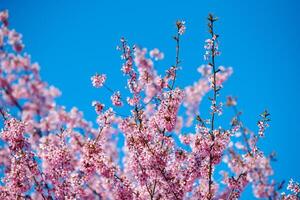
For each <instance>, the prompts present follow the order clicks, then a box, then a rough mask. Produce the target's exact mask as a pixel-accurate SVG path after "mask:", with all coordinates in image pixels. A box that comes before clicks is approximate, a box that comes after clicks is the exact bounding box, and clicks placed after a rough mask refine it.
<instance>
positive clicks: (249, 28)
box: [0, 0, 300, 181]
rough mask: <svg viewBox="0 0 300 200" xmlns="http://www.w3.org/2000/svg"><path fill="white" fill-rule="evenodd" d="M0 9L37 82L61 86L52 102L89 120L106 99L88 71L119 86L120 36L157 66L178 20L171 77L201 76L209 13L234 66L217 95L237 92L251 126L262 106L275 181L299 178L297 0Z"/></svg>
mask: <svg viewBox="0 0 300 200" xmlns="http://www.w3.org/2000/svg"><path fill="white" fill-rule="evenodd" d="M0 8H1V9H4V8H7V9H9V11H10V26H11V27H14V28H15V29H16V30H17V31H18V32H21V33H22V34H23V37H24V38H23V41H24V43H25V45H26V49H25V50H26V51H27V52H28V53H29V54H31V55H32V59H33V60H34V61H37V62H38V63H39V64H40V65H41V68H42V76H43V78H44V79H45V80H47V81H48V82H49V83H51V84H53V85H55V86H57V87H58V88H59V89H60V90H61V91H62V92H63V95H62V97H60V98H59V102H60V103H61V104H64V105H66V106H67V107H68V108H71V107H72V106H77V107H78V108H80V109H81V110H83V111H84V112H85V115H86V117H87V118H88V119H89V120H94V117H95V114H94V112H93V109H92V108H91V101H92V100H94V99H99V100H101V101H104V102H105V101H106V102H108V100H109V98H107V97H105V95H108V93H107V92H106V91H105V90H95V89H93V88H92V87H91V84H90V76H91V75H93V74H94V73H95V72H100V73H106V74H107V75H108V85H110V86H111V87H112V88H114V89H120V90H123V85H124V83H125V79H124V78H123V76H122V74H121V72H120V63H121V62H120V59H119V58H120V57H119V52H117V51H116V45H117V44H118V42H119V38H120V37H121V36H125V37H126V38H127V39H128V40H129V42H130V43H131V44H134V43H136V44H139V45H142V46H145V47H147V48H148V49H151V48H154V47H158V48H159V49H160V50H162V51H163V52H164V53H165V57H166V59H165V60H164V61H162V62H159V63H158V65H157V67H158V68H159V69H160V70H161V71H163V70H164V69H166V68H167V67H169V66H170V65H171V64H173V61H174V51H175V50H174V41H173V40H172V38H171V37H172V35H173V34H174V23H175V21H176V20H177V19H183V20H185V21H186V25H187V32H186V34H185V35H184V37H183V39H182V67H183V70H182V71H180V73H179V80H178V81H177V83H178V85H181V86H184V85H187V84H189V83H192V80H196V79H197V78H199V75H198V74H197V73H196V68H197V67H198V66H199V65H200V64H202V63H204V61H203V53H204V51H203V44H204V40H205V38H206V37H207V36H208V34H207V31H206V30H207V28H206V24H207V22H206V16H207V14H208V13H210V12H212V13H214V14H216V15H217V16H218V17H219V18H220V20H219V22H218V24H217V27H216V28H217V32H218V33H219V34H220V35H221V37H220V41H221V43H220V48H221V52H222V55H221V57H220V58H218V60H217V63H218V64H219V65H224V66H232V67H233V69H234V74H233V76H232V77H231V78H230V80H229V81H228V82H226V84H225V88H224V90H222V94H223V96H227V95H234V96H238V99H239V107H240V108H241V109H242V110H243V112H244V115H243V117H242V118H243V120H244V121H245V122H246V125H247V126H248V127H250V128H253V129H254V130H256V122H257V119H258V115H259V113H261V111H263V110H264V109H265V108H268V109H269V111H270V113H271V118H272V122H271V127H270V128H269V129H268V131H267V133H266V138H265V139H264V141H263V142H262V143H261V144H262V145H263V149H265V150H266V152H271V151H273V150H276V152H277V154H278V162H276V163H274V164H273V166H274V169H275V177H276V178H278V179H289V178H291V177H294V179H296V180H298V181H299V180H300V172H299V169H300V156H299V146H298V145H299V140H300V131H299V128H298V123H299V121H298V120H299V119H300V118H299V112H300V107H299V105H298V104H299V101H300V95H299V89H300V84H299V83H298V80H299V78H298V76H299V72H300V68H299V66H298V57H299V55H298V53H299V52H300V51H299V50H300V40H299V38H298V37H299V35H300V28H299V19H300V14H299V9H300V2H299V1H296V0H295V1H293V0H290V1H285V0H281V1H279V0H261V1H250V0H248V1H246V0H244V1H241V0H218V1H217V0H202V1H199V0H194V1H175V0H174V1H161V0H160V1H159V0H153V1H149V2H147V1H137V0H135V1H119V0H115V1H96V0H95V1H93V0H90V1H79V0H78V1H58V0H52V1H38V0H36V1H33V0H28V1H17V0H0ZM204 105H205V104H204Z"/></svg>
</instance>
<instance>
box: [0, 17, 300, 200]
mask: <svg viewBox="0 0 300 200" xmlns="http://www.w3.org/2000/svg"><path fill="white" fill-rule="evenodd" d="M0 21H1V28H0V88H1V90H0V91H1V98H0V106H1V108H0V113H1V116H2V117H1V123H2V125H3V128H2V130H1V133H0V138H1V142H0V146H1V148H0V157H1V159H0V164H1V169H3V170H2V174H1V175H2V179H1V184H0V199H3V200H6V199H8V200H10V199H43V200H48V199H108V200H109V199H124V200H131V199H136V200H144V199H151V200H158V199H172V200H173V199H174V200H177V199H191V200H193V199H206V200H212V199H223V200H229V199H239V198H240V196H241V194H242V193H243V191H244V190H245V188H246V187H247V186H248V185H250V186H251V187H252V190H253V195H254V197H255V198H264V199H271V200H276V199H283V200H296V199H299V198H300V185H299V183H297V182H295V181H293V180H291V181H290V182H289V184H288V186H287V189H283V188H284V187H285V183H284V181H279V182H278V181H276V180H273V178H272V174H273V170H272V167H271V162H272V161H273V160H274V159H275V157H274V154H271V155H265V154H264V152H262V151H261V150H260V148H259V146H258V144H257V143H258V141H259V140H261V139H262V138H263V137H264V136H265V131H266V129H267V127H268V126H269V125H268V124H269V121H270V114H269V112H268V111H264V112H263V113H262V114H261V115H260V118H259V119H258V122H257V126H258V128H257V129H258V130H257V131H256V132H255V131H251V130H249V129H248V128H247V127H246V125H245V124H244V122H242V119H241V118H242V117H241V115H242V113H241V112H240V111H239V110H238V107H237V99H236V98H234V97H231V96H228V97H227V101H226V102H222V101H221V99H220V98H219V97H220V95H221V92H222V87H223V84H224V82H225V81H226V80H227V79H228V78H229V77H230V76H231V74H232V69H231V68H230V67H227V68H226V67H223V66H219V65H218V61H217V58H218V56H220V51H219V46H218V44H219V35H218V34H217V33H216V30H215V26H214V24H215V23H216V21H217V18H216V17H214V16H213V15H209V16H208V28H209V38H208V39H207V40H206V41H205V45H204V48H205V55H204V59H205V62H206V64H203V65H201V66H200V67H199V68H198V72H199V73H200V74H201V78H200V79H199V80H197V81H196V82H194V83H193V84H192V85H190V86H186V87H184V88H182V87H180V86H179V85H177V84H176V79H177V73H178V70H181V60H180V44H181V42H182V38H184V34H185V31H186V25H185V22H184V21H180V20H179V21H177V22H176V26H175V27H176V32H175V36H174V37H173V39H174V43H175V46H176V47H175V48H176V51H175V53H176V54H175V63H173V65H171V67H170V68H168V69H167V70H166V71H165V73H164V74H159V73H158V72H157V71H156V69H155V68H154V64H155V62H159V60H161V59H163V58H164V54H163V53H162V52H160V50H159V49H157V48H155V49H153V50H151V51H149V53H148V51H147V49H146V48H142V47H139V46H136V45H134V46H131V45H130V44H129V43H128V41H127V40H126V39H125V38H121V40H120V45H119V46H118V50H119V51H120V54H121V58H122V60H123V65H122V66H121V71H122V73H123V74H124V76H125V77H126V79H127V89H128V92H127V93H124V94H121V92H120V91H115V90H113V89H111V88H110V87H109V86H108V85H106V83H105V82H106V79H107V78H109V77H107V76H106V75H105V74H101V73H96V74H95V75H94V76H92V78H91V85H92V86H94V87H95V89H98V90H100V89H104V90H108V91H109V92H110V93H111V97H110V99H111V106H106V105H104V104H103V103H101V101H103V100H101V99H99V100H95V101H93V102H92V106H93V107H94V109H95V112H96V114H97V119H96V122H97V125H95V124H92V123H91V122H88V121H87V120H85V119H84V116H83V113H82V112H81V111H79V110H78V109H77V108H76V107H74V108H72V109H71V110H66V108H65V107H64V106H61V105H58V104H57V103H56V97H58V96H59V95H60V91H59V90H58V89H57V88H55V87H54V86H52V85H49V84H48V83H47V82H44V81H43V80H42V79H41V76H40V67H39V65H38V64H36V63H33V62H32V61H31V58H30V56H29V55H28V54H26V53H24V52H23V49H24V45H23V43H22V35H21V34H19V33H17V32H16V31H15V30H13V29H10V27H9V22H8V11H2V12H1V13H0ZM207 97H208V99H209V101H210V108H208V109H207V110H206V111H205V110H201V113H203V112H208V113H209V115H208V116H209V118H204V117H203V115H201V114H200V112H199V105H200V103H201V102H202V100H203V99H204V98H207ZM108 99H109V98H108ZM118 107H124V108H126V109H127V111H128V112H127V115H121V114H119V113H118ZM227 107H228V108H231V109H232V110H233V112H232V113H233V114H232V115H233V117H232V120H231V121H230V122H229V123H228V126H227V127H222V126H220V124H218V123H217V121H216V118H220V117H222V113H223V110H225V109H227ZM186 130H189V131H186ZM118 134H121V135H122V137H124V138H125V143H124V145H123V146H122V147H120V146H119V145H118ZM120 151H122V152H123V153H122V154H120ZM121 155H122V156H121ZM281 190H282V191H281Z"/></svg>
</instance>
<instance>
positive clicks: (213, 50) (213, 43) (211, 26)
mask: <svg viewBox="0 0 300 200" xmlns="http://www.w3.org/2000/svg"><path fill="white" fill-rule="evenodd" d="M208 20H209V23H210V24H209V28H210V33H211V37H212V48H211V66H212V68H213V82H212V84H213V99H212V107H213V111H212V116H211V132H210V135H211V138H212V142H213V143H212V145H211V146H210V152H209V171H208V174H209V182H208V199H212V197H213V195H212V184H213V180H212V175H213V172H212V171H213V163H212V161H213V155H212V153H211V152H212V149H213V147H214V140H215V136H214V129H215V107H216V105H217V93H218V91H217V84H216V74H217V72H216V66H215V40H214V39H213V38H214V37H215V34H214V21H215V19H214V18H213V16H212V15H209V18H208Z"/></svg>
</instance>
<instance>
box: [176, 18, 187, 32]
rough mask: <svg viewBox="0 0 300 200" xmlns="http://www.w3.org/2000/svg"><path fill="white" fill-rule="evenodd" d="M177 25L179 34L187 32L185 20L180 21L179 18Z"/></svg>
mask: <svg viewBox="0 0 300 200" xmlns="http://www.w3.org/2000/svg"><path fill="white" fill-rule="evenodd" d="M176 26H177V29H178V34H179V35H183V34H184V33H185V30H186V26H185V21H179V20H178V21H177V22H176Z"/></svg>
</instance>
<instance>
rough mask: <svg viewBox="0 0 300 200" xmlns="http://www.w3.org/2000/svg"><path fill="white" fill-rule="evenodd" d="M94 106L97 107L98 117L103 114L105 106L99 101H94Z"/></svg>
mask: <svg viewBox="0 0 300 200" xmlns="http://www.w3.org/2000/svg"><path fill="white" fill-rule="evenodd" d="M92 106H94V107H95V111H96V113H97V114H98V115H99V114H100V113H101V112H102V110H103V108H104V104H101V103H100V102H98V101H93V102H92Z"/></svg>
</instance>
